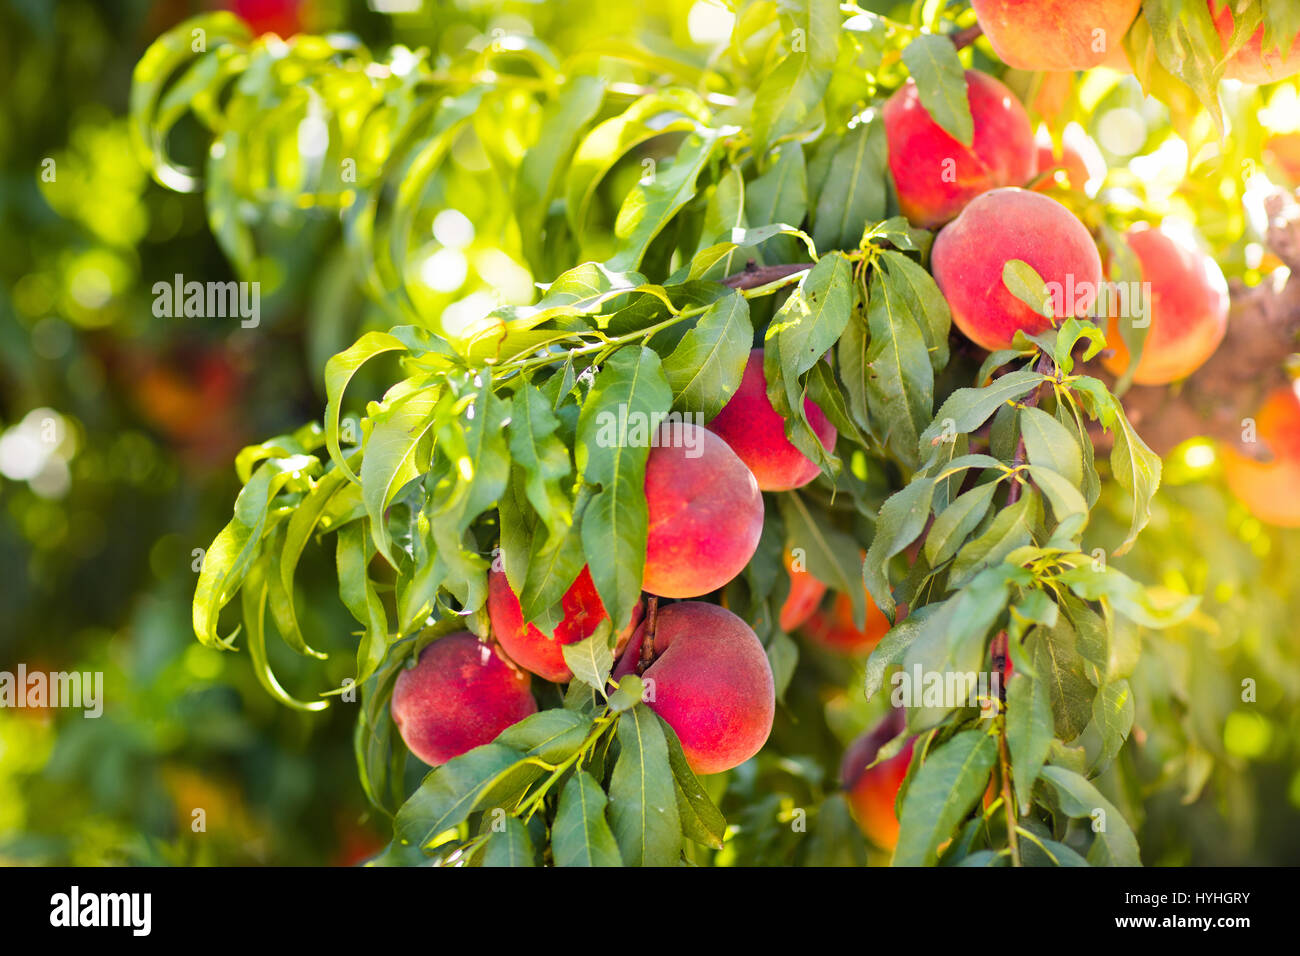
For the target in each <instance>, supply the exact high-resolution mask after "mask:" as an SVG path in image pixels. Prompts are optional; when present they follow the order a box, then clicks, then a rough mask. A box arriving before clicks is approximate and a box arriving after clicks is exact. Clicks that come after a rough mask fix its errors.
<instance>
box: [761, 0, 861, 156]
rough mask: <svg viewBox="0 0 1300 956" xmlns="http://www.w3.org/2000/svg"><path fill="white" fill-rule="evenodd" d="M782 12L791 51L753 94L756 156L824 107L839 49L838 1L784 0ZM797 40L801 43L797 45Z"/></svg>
mask: <svg viewBox="0 0 1300 956" xmlns="http://www.w3.org/2000/svg"><path fill="white" fill-rule="evenodd" d="M781 10H782V16H781V28H782V31H783V34H784V37H783V38H784V40H785V41H786V43H787V44H788V45H789V46H790V52H789V53H787V54H786V57H785V59H784V60H782V61H781V62H780V63H779V64H778V65H777V67H776V69H774V70H772V71H771V72H770V73H768V74H767V76H765V77H764V78H763V80H762V81H761V82H760V83H759V86H758V90H757V92H756V93H755V95H754V104H755V108H754V120H753V123H754V128H753V137H754V153H755V154H756V155H759V154H762V153H765V152H766V151H767V149H768V147H770V146H772V145H773V144H774V143H776V142H778V141H780V140H782V139H785V138H786V137H789V136H791V135H792V134H794V133H795V132H797V131H799V130H800V129H802V128H803V127H804V126H805V125H806V124H807V120H808V118H809V115H810V114H811V113H812V112H813V111H814V110H816V109H817V108H819V107H820V105H821V101H822V97H823V96H824V95H825V93H826V87H827V85H828V84H829V83H830V80H831V72H832V67H833V66H834V64H835V60H836V57H837V56H838V53H839V41H838V34H839V30H840V24H841V22H842V18H841V17H840V13H839V7H838V5H837V4H836V3H835V0H786V2H785V3H783V4H782V7H781ZM795 31H798V33H796V32H795ZM796 40H798V41H801V42H800V44H799V45H798V46H796V43H795V41H796Z"/></svg>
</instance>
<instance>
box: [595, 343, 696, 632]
mask: <svg viewBox="0 0 1300 956" xmlns="http://www.w3.org/2000/svg"><path fill="white" fill-rule="evenodd" d="M671 404H672V390H671V389H670V388H669V386H668V382H667V380H666V379H665V378H664V373H663V369H662V367H661V366H660V363H659V356H658V355H656V354H655V353H654V352H653V351H651V350H650V349H649V348H646V347H644V346H642V347H640V348H633V347H625V348H622V349H620V350H619V351H617V352H615V353H614V354H613V355H612V356H611V357H610V359H609V361H607V362H606V363H605V366H604V368H602V369H601V370H600V371H599V372H598V373H597V375H596V380H595V384H594V385H593V387H592V390H591V394H590V395H589V396H588V397H587V401H586V403H585V404H584V405H583V407H582V413H581V415H580V416H579V418H578V443H577V459H578V469H579V472H580V473H581V475H582V480H583V481H584V482H585V483H586V484H588V485H597V486H599V488H600V490H599V491H597V492H596V493H595V494H594V495H593V496H592V498H591V501H590V503H589V504H588V505H587V509H586V511H585V512H584V513H583V516H582V548H583V553H584V555H585V556H586V559H587V564H588V566H589V567H590V568H591V577H592V581H593V582H595V585H596V591H597V593H599V594H600V599H601V602H602V603H603V604H604V605H605V609H606V610H607V611H608V612H609V615H610V618H611V619H612V621H613V622H614V627H615V629H621V628H622V627H624V626H625V625H626V624H627V622H628V621H629V620H631V617H632V608H633V607H634V606H635V605H636V602H637V601H639V600H640V598H641V579H642V575H643V571H644V569H645V549H646V539H647V535H648V533H649V517H648V513H647V508H646V500H645V489H644V483H645V465H646V459H647V458H648V457H649V454H650V446H649V441H650V439H651V438H652V437H653V434H652V433H651V434H646V435H644V437H642V436H638V435H637V434H636V432H635V429H637V428H638V426H639V425H644V424H647V423H651V422H655V421H658V420H659V416H661V415H662V414H663V413H666V412H667V411H668V408H669V406H670V405H671ZM624 410H626V414H625V415H624V414H623V411H624Z"/></svg>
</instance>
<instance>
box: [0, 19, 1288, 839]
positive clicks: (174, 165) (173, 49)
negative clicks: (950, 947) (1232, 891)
mask: <svg viewBox="0 0 1300 956" xmlns="http://www.w3.org/2000/svg"><path fill="white" fill-rule="evenodd" d="M217 6H218V5H216V4H206V5H202V6H201V5H199V4H195V3H182V2H176V3H168V2H156V3H145V2H140V3H128V2H123V3H97V4H88V3H75V2H68V3H58V4H29V3H22V2H10V3H6V4H5V5H4V6H3V7H0V11H2V12H0V18H2V20H3V22H2V23H0V75H2V76H3V78H4V88H5V90H6V92H7V94H8V95H7V96H6V97H5V98H4V103H3V106H0V150H3V154H2V155H0V162H2V163H3V170H4V173H3V179H2V180H0V182H2V183H3V191H2V192H0V208H3V215H4V220H5V226H6V228H5V229H4V230H3V232H0V236H2V237H3V238H2V239H0V241H2V242H3V243H4V252H5V255H4V256H3V259H2V262H3V265H0V274H2V275H3V285H0V343H2V347H0V374H2V375H3V381H2V382H0V496H3V508H2V509H0V536H3V539H2V540H0V562H3V572H4V575H5V581H6V584H5V587H4V588H3V590H0V622H2V623H0V672H15V671H16V670H17V668H18V666H19V665H20V664H21V665H22V666H23V667H24V668H25V669H26V670H27V671H29V672H31V671H44V672H66V671H74V670H75V671H90V672H101V673H102V674H103V675H104V681H105V690H104V713H103V716H101V717H98V718H86V717H83V716H82V714H81V713H80V712H79V711H76V710H70V709H61V708H50V707H30V706H29V707H13V706H5V707H3V708H0V860H3V861H4V862H6V863H37V864H40V863H58V862H71V863H87V864H91V863H114V862H129V863H180V864H206V863H236V864H241V863H308V864H320V863H356V862H359V861H361V860H364V859H373V860H375V861H376V862H378V863H385V864H398V865H410V864H420V863H463V862H468V863H474V864H480V863H485V864H500V863H511V864H517V865H527V864H532V863H547V864H550V863H561V864H563V863H580V862H595V863H623V864H627V865H636V864H663V863H675V862H678V861H684V862H687V863H691V864H696V865H790V864H798V865H825V864H836V865H845V864H846V865H864V864H887V863H889V862H890V861H891V859H892V860H893V861H894V862H896V863H906V864H932V863H943V864H955V863H962V864H964V865H1010V864H1017V865H1019V864H1023V865H1052V864H1059V865H1072V864H1080V863H1083V862H1087V863H1090V864H1094V865H1105V864H1133V863H1137V862H1139V860H1140V862H1142V863H1144V864H1147V865H1183V864H1206V863H1245V864H1279V863H1291V862H1294V861H1295V860H1296V859H1297V857H1298V856H1300V825H1298V821H1297V813H1298V812H1300V745H1298V744H1297V740H1298V739H1300V738H1298V736H1297V733H1296V731H1297V729H1298V728H1297V725H1296V722H1297V719H1298V718H1297V714H1298V713H1300V711H1297V708H1296V702H1297V697H1298V696H1300V638H1297V635H1296V632H1295V629H1294V624H1293V623H1292V622H1293V621H1294V620H1295V618H1296V613H1297V610H1300V609H1298V608H1297V604H1298V603H1300V588H1297V586H1296V585H1297V582H1298V581H1300V538H1297V532H1296V531H1295V530H1294V527H1295V526H1296V525H1298V524H1300V504H1297V502H1300V493H1298V492H1300V402H1297V400H1296V399H1295V397H1294V396H1295V393H1294V391H1288V389H1289V388H1290V386H1289V384H1288V383H1289V381H1290V375H1289V371H1290V370H1293V369H1294V367H1295V366H1294V360H1295V355H1294V352H1295V349H1296V333H1297V329H1300V285H1297V283H1296V282H1295V281H1293V280H1292V279H1291V270H1293V269H1295V268H1300V225H1298V224H1297V223H1300V212H1297V208H1296V205H1295V198H1294V192H1293V191H1294V189H1295V188H1296V186H1297V185H1300V94H1298V86H1297V84H1298V83H1300V77H1298V76H1297V74H1298V73H1300V44H1298V45H1297V46H1296V47H1295V49H1294V51H1292V50H1291V44H1292V41H1293V40H1294V39H1295V38H1296V36H1297V35H1298V34H1300V13H1297V11H1296V9H1295V7H1294V5H1293V4H1291V3H1287V2H1280V0H1271V2H1269V0H1265V2H1246V3H1238V2H1233V3H1232V4H1231V10H1228V9H1226V5H1222V4H1217V3H1200V2H1196V0H1146V2H1143V3H1141V4H1140V10H1139V9H1138V8H1139V4H1137V3H1135V2H1125V0H1099V2H1087V3H1083V2H1080V3H1060V4H1056V3H1037V4H1027V5H1022V4H1014V3H996V2H988V3H985V2H980V3H975V4H974V5H973V6H974V7H975V9H973V10H972V9H971V6H972V5H970V4H966V3H944V2H941V0H927V2H916V3H887V2H882V3H863V4H842V5H837V4H835V3H833V2H823V0H805V2H788V3H787V2H781V3H777V2H770V0H758V2H748V3H742V4H738V5H735V6H734V7H728V6H725V5H723V4H721V3H711V2H706V0H699V2H694V3H691V2H676V0H669V2H667V3H664V4H660V5H657V6H656V7H655V8H654V9H651V10H640V9H635V8H633V7H631V6H623V7H617V6H616V7H607V6H602V7H599V8H597V7H594V6H592V5H590V4H586V3H569V2H552V3H546V4H525V3H520V4H511V3H504V4H469V3H467V4H463V5H462V4H437V5H434V4H430V3H424V4H421V3H418V2H409V3H408V2H397V0H394V2H384V3H381V2H378V0H376V2H374V3H371V4H360V3H357V4H348V3H343V2H341V0H336V2H323V0H322V2H308V0H304V2H301V3H296V2H290V0H282V2H274V0H264V2H256V3H255V2H251V0H249V2H239V3H232V4H230V5H229V6H231V7H233V8H235V9H234V12H233V13H232V12H230V11H228V10H221V9H216V7H217ZM1018 7H1028V8H1030V9H1013V10H1010V11H1009V12H1008V10H1005V9H1003V8H1018ZM236 14H238V15H239V16H236ZM240 17H242V19H241V18H240ZM909 77H910V78H911V79H910V81H909ZM1035 137H1038V141H1037V142H1036V141H1035ZM1021 187H1026V188H1024V189H1023V190H1021ZM1008 188H1009V189H1010V191H1000V190H1007V189H1008ZM995 190H997V191H995ZM941 228H942V231H940V229H941ZM936 234H937V238H936ZM178 276H180V277H182V278H181V279H177V277H178ZM1104 281H1109V282H1113V283H1122V284H1129V283H1138V284H1139V286H1140V284H1141V283H1142V282H1148V283H1150V287H1149V288H1150V291H1151V294H1152V296H1153V298H1152V299H1150V300H1145V299H1144V300H1143V301H1147V302H1148V304H1150V305H1151V306H1152V308H1151V310H1150V312H1149V313H1147V314H1146V318H1149V319H1150V322H1144V321H1136V322H1135V321H1132V320H1133V319H1134V318H1141V317H1142V316H1141V314H1140V313H1138V314H1137V315H1134V314H1131V313H1130V312H1129V311H1123V312H1122V314H1120V315H1118V316H1116V317H1115V318H1114V320H1112V319H1111V317H1110V316H1108V315H1107V314H1105V312H1104V311H1103V312H1101V313H1100V314H1099V315H1097V314H1091V312H1095V310H1090V309H1089V308H1088V307H1087V304H1086V303H1082V304H1081V303H1080V302H1078V301H1076V300H1075V299H1074V297H1073V296H1071V295H1064V294H1058V295H1057V296H1056V298H1055V300H1053V298H1052V297H1051V296H1050V295H1049V294H1048V293H1049V292H1050V291H1051V288H1050V286H1049V284H1050V283H1062V284H1064V285H1066V287H1067V288H1071V289H1072V288H1074V287H1075V286H1076V285H1077V286H1078V287H1079V288H1088V287H1099V286H1101V285H1102V284H1103V282H1104ZM176 282H181V283H182V287H183V284H184V283H185V282H198V283H202V284H205V285H206V284H208V283H226V282H235V283H247V284H250V285H246V286H243V288H244V289H245V290H247V289H251V288H252V286H251V284H252V283H256V289H257V291H258V294H259V296H260V300H259V301H260V309H259V312H258V314H257V315H256V316H255V317H254V319H251V320H250V319H249V318H248V317H244V319H243V320H242V321H241V317H240V316H239V315H236V314H232V313H231V312H230V311H228V310H227V311H214V310H213V309H212V308H211V307H210V301H196V302H195V304H194V307H193V308H192V309H190V310H188V311H187V309H186V308H185V307H184V303H182V302H180V301H179V299H180V298H183V297H177V298H178V301H176V302H174V303H173V305H174V308H172V309H170V310H169V309H166V308H161V307H160V305H159V303H160V297H164V296H166V297H168V298H169V299H170V292H167V291H165V290H168V289H169V288H174V284H175V283H176ZM160 285H161V289H162V290H164V291H160ZM1092 319H1095V320H1096V321H1095V322H1094V321H1092ZM1017 328H1019V329H1021V330H1023V331H1022V332H1021V333H1020V334H1018V335H1017V334H1016V331H1015V330H1016V329H1017ZM1026 333H1028V334H1026ZM751 349H761V350H762V351H761V352H754V353H751ZM751 354H752V358H751ZM1126 355H1127V356H1137V357H1138V358H1137V360H1136V361H1129V362H1127V363H1126V362H1125V359H1124V356H1126ZM670 411H671V412H674V413H676V414H677V415H678V416H681V415H687V416H698V418H688V419H687V421H688V422H694V421H698V422H701V423H704V428H703V429H701V428H700V427H699V426H698V425H694V424H686V425H684V426H677V428H676V430H675V431H673V430H671V429H670V431H669V432H667V433H665V432H658V433H656V431H655V429H654V428H653V427H651V428H649V429H642V430H641V431H640V432H638V431H637V429H638V423H640V422H643V421H652V422H653V421H654V420H655V416H658V415H663V414H666V413H668V412H670ZM611 413H612V414H611ZM773 423H775V426H774V425H773ZM773 427H775V431H773ZM654 434H659V435H665V434H667V435H669V436H670V437H671V438H673V440H666V441H664V442H662V443H657V444H656V446H655V447H650V444H651V443H650V441H649V437H650V436H651V435H654ZM718 436H721V437H718ZM693 443H697V444H693ZM692 447H697V448H699V449H701V454H700V455H698V456H695V455H693V454H691V453H690V450H691V448H692ZM232 465H233V467H232ZM232 507H233V511H232ZM1288 527H1290V530H1288ZM584 568H585V570H584ZM9 582H13V583H9ZM575 582H576V583H575ZM526 620H527V621H531V622H533V623H534V625H535V626H536V627H538V628H540V629H542V630H546V631H551V630H554V632H555V639H548V638H546V637H545V636H544V635H543V634H541V633H540V631H537V630H534V631H530V630H528V629H527V628H526V627H525V621H526ZM196 634H197V637H198V640H197V641H196V640H195V635H196ZM561 640H567V641H568V642H569V643H566V644H563V645H561V643H560V641H561ZM670 641H671V647H669V646H668V644H669V642H670ZM624 644H626V645H627V650H624ZM232 650H237V651H238V653H230V651H232ZM421 655H423V656H421ZM417 659H419V660H420V661H421V665H420V667H419V668H416V669H414V670H411V669H409V668H410V667H411V665H413V664H414V662H415V661H416V660H417ZM918 668H919V671H920V672H922V673H927V674H940V675H950V674H953V673H978V674H982V675H985V676H990V677H992V676H996V677H997V678H998V684H1000V685H1001V690H1003V691H1005V699H1003V694H1002V693H999V692H997V691H996V690H995V691H994V692H993V693H992V694H991V695H986V698H985V699H984V700H982V701H965V700H963V701H960V702H953V701H944V700H940V699H935V700H932V701H930V700H927V701H922V703H924V704H925V706H910V707H905V708H902V709H901V710H896V709H894V708H892V707H891V703H890V696H891V690H892V688H893V685H894V681H893V675H894V674H895V673H897V672H900V671H901V672H902V673H904V674H908V673H915V672H917V669H918ZM611 672H612V678H613V680H612V681H611V679H610V678H611ZM994 686H995V687H996V686H997V685H996V684H995V685H994ZM394 718H396V720H395V719H394ZM399 722H400V723H401V724H402V726H401V727H398V726H397V724H398V723H399ZM722 724H725V726H721V725H722ZM408 744H409V748H408ZM408 750H411V751H415V753H416V754H418V755H419V756H421V757H424V758H426V759H427V760H428V761H429V763H428V764H426V763H425V762H424V761H422V760H421V759H417V756H412V755H411V754H410V753H409V752H408ZM429 764H434V765H437V766H436V769H432V770H431V769H430V766H429ZM900 817H901V832H900V828H899V822H898V820H899V818H900Z"/></svg>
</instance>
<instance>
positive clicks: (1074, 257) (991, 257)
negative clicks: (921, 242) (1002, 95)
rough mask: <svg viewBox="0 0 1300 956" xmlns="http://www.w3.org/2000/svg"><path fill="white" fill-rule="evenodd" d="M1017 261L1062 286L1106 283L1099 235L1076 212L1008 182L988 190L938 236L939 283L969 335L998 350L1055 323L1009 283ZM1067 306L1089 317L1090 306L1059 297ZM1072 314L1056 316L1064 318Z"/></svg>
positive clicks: (935, 263) (934, 255)
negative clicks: (1007, 273) (1010, 266)
mask: <svg viewBox="0 0 1300 956" xmlns="http://www.w3.org/2000/svg"><path fill="white" fill-rule="evenodd" d="M1011 259H1019V260H1021V261H1023V262H1026V263H1028V264H1029V265H1030V266H1032V267H1033V269H1034V271H1035V272H1037V273H1038V275H1039V276H1040V277H1041V278H1042V280H1043V281H1044V282H1045V283H1047V284H1048V287H1049V289H1050V288H1051V287H1052V285H1053V284H1056V285H1057V286H1059V288H1060V289H1062V290H1069V289H1081V288H1089V289H1091V290H1093V292H1094V294H1095V293H1096V292H1097V291H1098V290H1100V287H1101V257H1100V256H1099V255H1098V253H1097V247H1096V245H1094V244H1093V241H1092V236H1091V235H1089V234H1088V230H1087V229H1086V228H1085V227H1084V225H1083V223H1081V222H1080V221H1079V220H1078V219H1076V218H1075V217H1074V214H1073V213H1071V212H1070V210H1068V209H1066V208H1065V207H1064V206H1062V205H1061V204H1060V203H1059V202H1057V201H1056V200H1055V199H1052V198H1051V197H1050V196H1044V195H1042V194H1041V193H1037V192H1033V191H1032V190H1027V189H1016V188H1012V187H1008V188H1005V189H994V190H990V191H989V192H986V193H984V194H983V195H982V196H980V197H978V198H977V199H975V200H974V201H973V202H971V204H970V205H969V206H967V207H966V208H965V209H964V210H963V211H962V214H961V215H960V216H958V217H957V218H956V219H954V220H953V221H952V222H951V223H949V224H948V225H947V226H945V227H944V229H943V230H942V231H941V232H940V233H939V235H938V236H937V237H936V238H935V240H934V249H933V251H932V252H931V256H930V267H931V271H932V272H933V273H934V281H935V282H936V283H937V284H938V286H939V289H940V290H941V291H942V292H943V296H944V298H945V299H947V300H948V306H949V308H951V310H952V319H953V322H955V323H956V325H957V327H958V328H959V329H961V331H962V332H963V333H965V335H966V337H967V338H969V339H970V340H971V341H973V342H975V343H976V344H977V345H981V346H983V347H984V348H986V349H988V350H990V351H993V350H995V349H1005V348H1010V347H1011V343H1012V340H1013V339H1014V338H1015V334H1016V331H1017V330H1018V329H1023V330H1024V331H1025V332H1026V333H1029V334H1036V333H1039V332H1043V331H1046V330H1047V329H1048V328H1050V327H1051V326H1052V322H1051V321H1050V320H1048V319H1047V318H1045V317H1044V316H1043V315H1041V314H1040V313H1038V312H1035V311H1034V310H1033V309H1031V308H1030V307H1029V306H1028V305H1027V304H1026V303H1024V302H1022V301H1021V300H1020V299H1018V298H1016V297H1015V296H1014V295H1013V294H1012V293H1011V290H1010V289H1008V288H1007V287H1006V284H1005V283H1004V282H1003V280H1002V271H1003V267H1004V266H1005V265H1006V263H1007V262H1008V261H1009V260H1011ZM1057 298H1058V299H1060V300H1062V301H1063V302H1064V305H1065V308H1064V309H1063V311H1066V312H1069V313H1071V314H1073V313H1075V312H1078V313H1079V315H1080V317H1083V315H1084V313H1086V312H1087V305H1088V303H1083V302H1080V301H1079V300H1080V299H1081V298H1082V297H1081V296H1073V297H1072V296H1070V295H1069V294H1068V293H1066V294H1062V295H1060V296H1057ZM1064 318H1066V316H1065V315H1059V316H1057V317H1056V320H1057V321H1060V320H1062V319H1064Z"/></svg>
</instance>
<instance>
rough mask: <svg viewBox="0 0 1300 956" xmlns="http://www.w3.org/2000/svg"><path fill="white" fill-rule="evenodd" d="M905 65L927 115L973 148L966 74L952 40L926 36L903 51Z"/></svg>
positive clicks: (927, 34) (973, 123) (941, 36)
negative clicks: (914, 82)
mask: <svg viewBox="0 0 1300 956" xmlns="http://www.w3.org/2000/svg"><path fill="white" fill-rule="evenodd" d="M903 63H904V64H905V65H906V66H907V70H908V72H909V73H911V74H912V79H914V80H915V81H916V92H917V95H918V96H919V97H920V100H921V105H922V106H924V107H925V109H926V112H927V113H929V114H930V116H931V118H932V119H933V120H934V121H935V122H936V123H938V124H939V125H940V126H941V127H942V128H943V129H944V130H945V131H946V132H947V133H948V135H950V136H951V137H952V138H953V139H955V140H957V141H958V142H959V143H961V144H962V145H964V146H968V147H969V146H970V145H971V143H972V142H973V141H974V139H975V121H974V119H972V118H971V112H970V99H969V97H968V94H967V92H966V72H965V69H964V68H963V67H962V64H961V59H960V57H958V56H957V48H956V47H955V46H953V43H952V40H951V38H949V37H946V36H943V35H942V34H938V33H924V34H922V35H921V36H918V37H917V38H916V39H915V40H913V41H912V42H911V43H909V44H908V45H907V46H906V47H905V48H904V49H903Z"/></svg>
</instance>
